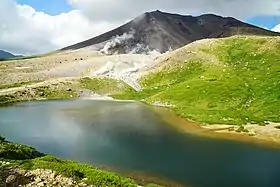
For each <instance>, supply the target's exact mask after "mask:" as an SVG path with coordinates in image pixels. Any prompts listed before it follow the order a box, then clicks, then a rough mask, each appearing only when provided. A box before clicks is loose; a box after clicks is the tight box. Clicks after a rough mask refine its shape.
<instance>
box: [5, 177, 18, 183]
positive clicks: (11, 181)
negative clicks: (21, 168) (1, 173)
mask: <svg viewBox="0 0 280 187" xmlns="http://www.w3.org/2000/svg"><path fill="white" fill-rule="evenodd" d="M16 181H17V177H16V176H15V175H10V176H8V177H7V178H6V184H10V185H11V184H14V183H16Z"/></svg>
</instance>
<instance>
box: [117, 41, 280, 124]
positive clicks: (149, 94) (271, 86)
mask: <svg viewBox="0 0 280 187" xmlns="http://www.w3.org/2000/svg"><path fill="white" fill-rule="evenodd" d="M279 43H280V37H260V36H234V37H230V38H225V39H206V40H200V41H197V42H193V43H191V44H189V45H187V46H185V47H183V48H180V49H178V50H175V51H173V52H171V53H168V54H166V55H164V56H163V57H160V58H159V59H158V64H159V65H158V67H157V68H153V72H151V73H149V74H148V75H146V76H144V77H143V78H142V79H141V80H140V82H141V84H142V87H143V90H142V91H141V92H131V91H128V92H127V93H125V94H123V95H118V96H116V98H120V99H137V100H145V101H146V102H148V103H154V102H160V103H166V104H168V105H171V106H173V109H174V110H175V111H176V112H177V113H178V114H180V115H182V116H184V117H187V118H189V119H193V120H195V121H199V122H204V123H210V124H246V123H257V124H264V123H265V122H266V121H272V122H279V121H280V115H279V114H280V107H279V106H280V92H279V88H280V81H279V80H280V48H279Z"/></svg>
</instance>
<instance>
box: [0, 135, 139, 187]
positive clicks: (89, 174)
mask: <svg viewBox="0 0 280 187" xmlns="http://www.w3.org/2000/svg"><path fill="white" fill-rule="evenodd" d="M1 160H2V161H6V162H7V161H8V162H9V163H10V165H9V166H20V167H21V168H23V169H26V170H33V169H51V170H53V171H56V172H57V173H58V174H61V175H63V176H65V177H70V178H73V179H74V180H76V181H80V180H82V179H84V178H87V180H86V181H85V182H86V183H87V184H91V185H94V186H110V187H111V186H112V187H114V186H115V187H119V186H122V187H137V186H138V185H137V184H136V183H135V182H134V181H133V180H132V179H129V178H125V177H121V176H119V175H117V174H114V173H111V172H107V171H103V170H99V169H96V168H94V167H92V166H90V165H86V164H80V163H77V162H73V161H69V160H62V159H59V158H56V157H53V156H50V155H46V154H42V153H39V152H38V151H36V150H35V149H34V148H32V147H28V146H24V145H20V144H16V143H11V142H8V141H5V139H4V138H3V137H1V138H0V161H1Z"/></svg>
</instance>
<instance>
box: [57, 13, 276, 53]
mask: <svg viewBox="0 0 280 187" xmlns="http://www.w3.org/2000/svg"><path fill="white" fill-rule="evenodd" d="M124 34H128V35H129V36H127V35H125V36H124ZM238 34H243V35H268V36H273V35H279V33H276V32H272V31H268V30H265V29H263V28H259V27H256V26H253V25H250V24H247V23H243V22H241V21H239V20H237V19H234V18H231V17H221V16H217V15H213V14H205V15H201V16H198V17H193V16H183V15H178V14H170V13H164V12H160V11H154V12H148V13H145V14H143V15H141V16H139V17H137V18H135V19H134V20H132V21H130V22H128V23H126V24H125V25H123V26H120V27H118V28H116V29H114V30H112V31H109V32H107V33H104V34H102V35H100V36H97V37H94V38H92V39H89V40H86V41H83V42H81V43H77V44H75V45H72V46H69V47H66V48H64V49H62V50H69V49H71V50H74V49H80V48H85V47H92V48H93V49H95V50H101V49H102V48H104V47H105V48H106V50H109V52H110V53H114V52H116V53H130V52H135V53H141V52H143V51H147V50H148V51H150V50H158V51H159V52H166V51H167V50H169V49H173V50H174V49H177V48H180V47H182V46H184V45H186V44H189V43H191V42H193V41H196V40H199V39H205V38H220V37H228V36H233V35H238ZM116 36H121V37H119V38H117V41H116V42H112V40H114V39H116ZM108 42H111V43H110V44H109V45H108ZM106 44H107V46H106Z"/></svg>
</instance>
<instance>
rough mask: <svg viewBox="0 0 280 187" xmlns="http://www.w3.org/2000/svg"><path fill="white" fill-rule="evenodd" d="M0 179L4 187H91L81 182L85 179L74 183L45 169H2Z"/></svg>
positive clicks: (91, 186)
mask: <svg viewBox="0 0 280 187" xmlns="http://www.w3.org/2000/svg"><path fill="white" fill-rule="evenodd" d="M2 178H3V186H4V187H40V186H41V187H42V186H48V187H52V186H53V187H56V186H69V187H93V185H87V184H86V183H84V182H83V181H86V180H87V179H86V178H84V179H83V180H82V182H76V181H74V180H73V179H71V178H67V177H64V176H62V175H58V174H57V173H56V172H54V171H52V170H47V169H36V170H31V171H27V170H23V169H20V168H18V167H9V168H5V169H3V171H2Z"/></svg>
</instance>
